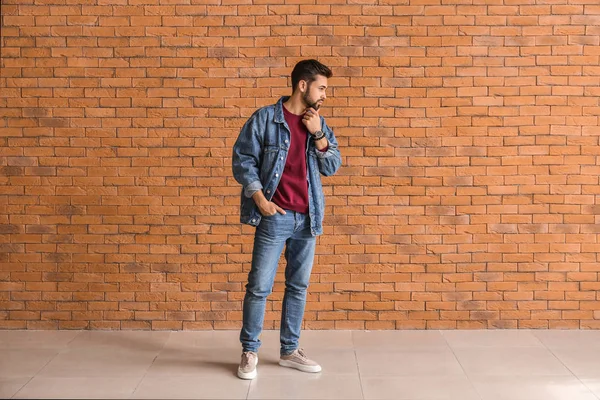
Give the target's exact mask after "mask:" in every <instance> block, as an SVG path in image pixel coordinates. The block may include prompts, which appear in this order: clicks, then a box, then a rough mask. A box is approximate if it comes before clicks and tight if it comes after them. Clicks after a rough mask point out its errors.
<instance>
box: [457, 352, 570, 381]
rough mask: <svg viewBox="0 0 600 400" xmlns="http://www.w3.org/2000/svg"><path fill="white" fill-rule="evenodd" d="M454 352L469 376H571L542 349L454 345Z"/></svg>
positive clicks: (553, 357)
mask: <svg viewBox="0 0 600 400" xmlns="http://www.w3.org/2000/svg"><path fill="white" fill-rule="evenodd" d="M454 353H455V354H456V357H457V358H458V361H459V362H460V364H461V365H462V367H463V368H464V370H465V373H466V374H467V376H469V377H471V376H478V375H524V376H528V375H567V376H568V375H571V372H570V371H569V370H568V369H567V368H566V367H565V366H564V365H563V364H562V363H561V362H560V361H559V360H558V359H557V358H556V357H555V356H554V355H553V354H552V353H551V352H550V351H549V350H548V349H545V348H537V347H522V348H510V347H505V348H458V349H454Z"/></svg>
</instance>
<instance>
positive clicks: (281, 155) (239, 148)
mask: <svg viewBox="0 0 600 400" xmlns="http://www.w3.org/2000/svg"><path fill="white" fill-rule="evenodd" d="M288 98H289V97H282V98H281V99H279V101H278V102H277V103H276V104H273V105H270V106H266V107H262V108H260V109H258V110H257V111H256V112H255V113H254V114H253V115H252V116H251V117H250V119H248V121H247V122H246V124H245V125H244V126H243V127H242V130H241V131H240V135H239V136H238V138H237V141H236V142H235V145H234V146H233V156H232V169H233V176H234V178H235V180H236V181H238V182H239V183H240V184H241V185H242V194H241V212H240V221H241V222H242V223H244V224H249V225H253V226H258V224H259V223H260V220H261V218H262V214H261V213H260V211H259V210H258V207H257V206H256V204H255V203H254V200H253V199H252V197H251V196H252V194H253V193H254V192H255V191H256V190H262V191H263V193H264V195H265V197H266V198H267V200H269V201H270V200H271V199H272V198H273V195H274V194H275V190H276V189H277V185H278V184H279V180H280V179H281V174H282V173H283V169H284V167H285V161H286V159H287V155H288V150H289V148H290V145H291V143H290V140H291V138H290V137H291V133H290V128H289V127H288V125H287V123H286V122H285V118H284V116H283V103H284V102H285V101H287V100H288ZM321 130H322V131H323V133H325V136H326V137H327V140H328V141H329V148H328V149H327V151H325V152H323V151H319V150H317V148H316V146H315V144H314V141H313V140H311V139H310V137H307V146H306V153H307V154H306V162H307V175H308V176H307V179H308V211H309V213H310V227H311V233H312V234H313V236H317V235H320V234H322V233H323V214H324V211H325V197H324V195H323V188H322V186H321V175H320V174H323V175H325V176H329V175H333V174H335V173H336V171H337V170H338V168H339V167H340V165H341V163H342V159H341V156H340V152H339V150H338V144H337V141H336V139H335V136H334V134H333V131H332V130H331V129H330V128H329V127H328V126H327V125H326V124H325V119H324V118H323V117H321Z"/></svg>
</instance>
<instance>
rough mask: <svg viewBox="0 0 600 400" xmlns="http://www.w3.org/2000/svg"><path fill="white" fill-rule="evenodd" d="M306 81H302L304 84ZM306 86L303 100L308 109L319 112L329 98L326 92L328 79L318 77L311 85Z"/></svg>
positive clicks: (306, 84)
mask: <svg viewBox="0 0 600 400" xmlns="http://www.w3.org/2000/svg"><path fill="white" fill-rule="evenodd" d="M303 82H304V81H301V82H300V83H301V84H302V83H303ZM304 84H305V90H304V93H303V94H302V100H303V101H304V105H306V107H307V108H310V107H312V108H314V109H315V110H318V109H319V107H321V106H322V105H323V102H324V101H325V99H326V98H327V96H326V94H325V91H326V90H327V78H326V77H324V76H322V75H317V76H316V79H315V80H314V81H312V82H311V83H306V82H304Z"/></svg>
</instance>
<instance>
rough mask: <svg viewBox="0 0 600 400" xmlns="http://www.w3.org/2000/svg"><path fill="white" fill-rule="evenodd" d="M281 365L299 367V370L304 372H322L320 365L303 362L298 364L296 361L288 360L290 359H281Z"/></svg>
mask: <svg viewBox="0 0 600 400" xmlns="http://www.w3.org/2000/svg"><path fill="white" fill-rule="evenodd" d="M279 365H281V366H282V367H287V368H294V369H297V370H298V371H302V372H312V373H315V372H321V366H320V365H303V364H298V363H296V362H293V361H288V360H279Z"/></svg>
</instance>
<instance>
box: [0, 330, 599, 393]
mask: <svg viewBox="0 0 600 400" xmlns="http://www.w3.org/2000/svg"><path fill="white" fill-rule="evenodd" d="M237 336H238V332H233V331H215V332H147V331H122V332H108V331H83V332H80V331H79V332H73V331H58V332H56V331H47V332H46V331H0V398H11V397H12V398H122V399H125V398H134V399H143V398H151V399H159V398H174V399H175V398H181V399H219V398H220V399H246V398H247V399H400V400H402V399H406V400H408V399H410V400H442V399H443V400H454V399H456V400H471V399H478V400H500V399H502V400H504V399H505V400H538V399H539V400H558V399H561V400H598V399H600V331H528V330H519V331H514V330H489V331H372V332H365V331H353V332H350V331H304V332H303V334H302V340H301V342H302V347H304V348H305V349H306V351H307V352H308V354H309V355H310V356H312V358H314V359H315V360H317V361H319V362H320V363H321V364H322V365H323V372H322V373H319V374H305V373H302V372H298V371H295V370H290V369H286V368H283V367H280V366H279V365H278V364H277V361H278V354H279V349H278V333H277V332H274V331H267V332H265V333H264V334H263V337H262V340H263V347H262V348H261V351H260V354H259V358H260V361H259V369H258V378H257V379H255V380H254V381H252V382H249V381H243V380H240V379H238V378H237V377H236V375H235V372H236V368H237V363H238V361H239V358H240V348H239V343H238V341H237Z"/></svg>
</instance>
